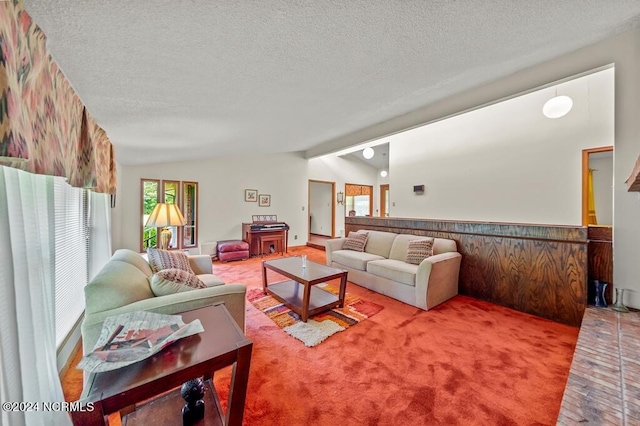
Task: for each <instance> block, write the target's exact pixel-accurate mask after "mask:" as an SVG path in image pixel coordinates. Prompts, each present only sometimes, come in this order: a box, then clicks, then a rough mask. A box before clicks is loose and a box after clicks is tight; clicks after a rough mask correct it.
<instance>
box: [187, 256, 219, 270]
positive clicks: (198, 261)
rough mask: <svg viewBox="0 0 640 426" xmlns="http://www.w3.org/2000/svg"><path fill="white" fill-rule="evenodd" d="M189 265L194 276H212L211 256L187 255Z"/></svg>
mask: <svg viewBox="0 0 640 426" xmlns="http://www.w3.org/2000/svg"><path fill="white" fill-rule="evenodd" d="M188 257H189V265H190V266H191V269H193V272H195V274H196V275H202V274H213V264H212V263H211V256H209V255H208V254H192V255H189V256H188Z"/></svg>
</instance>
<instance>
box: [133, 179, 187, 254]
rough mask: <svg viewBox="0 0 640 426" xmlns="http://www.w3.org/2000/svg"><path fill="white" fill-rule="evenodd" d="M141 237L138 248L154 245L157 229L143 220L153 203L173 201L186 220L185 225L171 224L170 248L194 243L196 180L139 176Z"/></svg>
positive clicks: (180, 247) (154, 204) (144, 249)
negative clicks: (183, 180)
mask: <svg viewBox="0 0 640 426" xmlns="http://www.w3.org/2000/svg"><path fill="white" fill-rule="evenodd" d="M140 183H141V184H140V188H141V195H140V200H141V219H142V222H141V224H140V229H141V240H140V251H141V252H146V251H147V248H149V247H157V245H158V244H157V242H158V235H159V234H158V228H155V227H147V226H145V224H146V223H147V219H148V218H149V215H150V214H151V212H152V211H153V208H154V207H155V206H156V204H157V203H167V204H177V205H178V207H179V208H180V211H181V212H182V215H183V216H184V219H185V221H186V224H185V226H173V227H171V241H170V242H169V247H170V248H178V249H182V248H192V247H197V246H198V183H197V182H186V181H185V182H180V181H177V180H160V179H141V181H140Z"/></svg>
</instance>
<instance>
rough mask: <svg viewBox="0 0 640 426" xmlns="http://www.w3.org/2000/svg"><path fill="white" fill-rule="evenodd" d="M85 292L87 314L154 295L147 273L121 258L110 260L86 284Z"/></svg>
mask: <svg viewBox="0 0 640 426" xmlns="http://www.w3.org/2000/svg"><path fill="white" fill-rule="evenodd" d="M84 293H85V301H86V308H85V309H86V312H87V314H92V313H96V312H102V311H106V310H109V309H114V308H119V307H121V306H125V305H128V304H130V303H133V302H137V301H139V300H144V299H148V298H150V297H153V292H152V291H151V288H150V287H149V281H148V279H147V275H145V274H144V273H143V272H142V271H141V270H140V269H138V268H137V267H136V266H134V265H132V264H131V263H128V262H123V261H121V260H109V261H108V262H107V263H106V264H105V265H104V266H103V267H102V269H101V270H100V272H98V273H97V274H96V276H95V277H94V278H93V279H92V280H91V282H90V283H89V284H87V285H86V286H85V288H84Z"/></svg>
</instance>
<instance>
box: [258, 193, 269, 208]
mask: <svg viewBox="0 0 640 426" xmlns="http://www.w3.org/2000/svg"><path fill="white" fill-rule="evenodd" d="M258 200H259V202H258V205H259V206H260V207H269V206H270V205H271V195H267V194H260V195H258Z"/></svg>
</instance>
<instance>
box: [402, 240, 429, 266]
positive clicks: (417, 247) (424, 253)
mask: <svg viewBox="0 0 640 426" xmlns="http://www.w3.org/2000/svg"><path fill="white" fill-rule="evenodd" d="M431 256H433V238H430V237H427V238H420V239H418V240H411V241H409V247H407V259H406V260H405V262H407V263H412V264H414V265H419V264H420V262H422V261H423V260H425V259H426V258H427V257H431Z"/></svg>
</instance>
